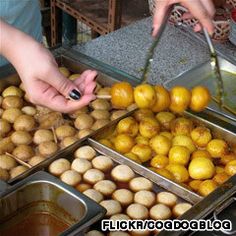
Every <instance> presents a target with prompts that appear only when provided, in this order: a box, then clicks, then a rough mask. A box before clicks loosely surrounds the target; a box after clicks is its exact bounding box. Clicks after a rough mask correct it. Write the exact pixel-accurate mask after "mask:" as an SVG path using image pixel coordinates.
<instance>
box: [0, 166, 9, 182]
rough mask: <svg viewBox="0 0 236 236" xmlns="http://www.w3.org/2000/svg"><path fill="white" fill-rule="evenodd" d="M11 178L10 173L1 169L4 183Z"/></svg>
mask: <svg viewBox="0 0 236 236" xmlns="http://www.w3.org/2000/svg"><path fill="white" fill-rule="evenodd" d="M9 178H10V175H9V173H8V172H7V170H4V169H2V168H1V167H0V180H2V181H8V180H9Z"/></svg>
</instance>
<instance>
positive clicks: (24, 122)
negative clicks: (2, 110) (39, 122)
mask: <svg viewBox="0 0 236 236" xmlns="http://www.w3.org/2000/svg"><path fill="white" fill-rule="evenodd" d="M35 125H36V122H35V119H34V117H32V116H29V115H20V116H18V117H17V118H16V120H15V122H14V129H15V130H16V131H18V130H22V131H31V130H33V129H34V128H35Z"/></svg>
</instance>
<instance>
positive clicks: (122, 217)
mask: <svg viewBox="0 0 236 236" xmlns="http://www.w3.org/2000/svg"><path fill="white" fill-rule="evenodd" d="M110 220H113V221H117V220H130V218H129V216H127V215H126V214H122V213H121V214H116V215H113V216H111V217H110Z"/></svg>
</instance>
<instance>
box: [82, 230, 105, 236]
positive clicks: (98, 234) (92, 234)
mask: <svg viewBox="0 0 236 236" xmlns="http://www.w3.org/2000/svg"><path fill="white" fill-rule="evenodd" d="M85 236H105V235H104V234H103V233H101V232H100V231H98V230H91V231H89V232H88V233H86V234H85Z"/></svg>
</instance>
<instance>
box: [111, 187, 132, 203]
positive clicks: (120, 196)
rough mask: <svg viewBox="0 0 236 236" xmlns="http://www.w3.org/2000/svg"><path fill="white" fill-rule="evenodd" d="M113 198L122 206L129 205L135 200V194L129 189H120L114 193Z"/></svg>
mask: <svg viewBox="0 0 236 236" xmlns="http://www.w3.org/2000/svg"><path fill="white" fill-rule="evenodd" d="M112 198H113V199H114V200H116V201H118V202H120V204H121V205H122V206H128V205H130V204H131V203H133V201H134V194H133V193H132V192H131V191H130V190H128V189H118V190H116V191H115V192H114V193H113V194H112Z"/></svg>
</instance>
